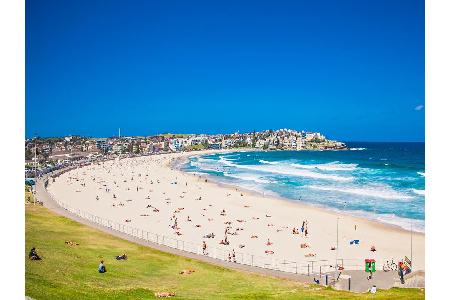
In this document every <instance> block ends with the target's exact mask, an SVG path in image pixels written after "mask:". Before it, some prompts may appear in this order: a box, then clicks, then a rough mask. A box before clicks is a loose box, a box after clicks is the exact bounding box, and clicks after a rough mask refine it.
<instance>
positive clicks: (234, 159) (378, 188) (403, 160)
mask: <svg viewBox="0 0 450 300" xmlns="http://www.w3.org/2000/svg"><path fill="white" fill-rule="evenodd" d="M347 145H348V146H349V147H350V148H351V150H348V151H261V152H253V151H249V152H230V153H222V154H211V155H203V156H196V157H191V158H190V160H189V161H188V162H187V163H186V164H185V165H184V166H183V169H184V170H185V171H188V172H196V173H202V174H207V175H210V176H213V177H214V179H215V180H216V181H221V182H226V183H231V184H234V185H240V186H242V187H245V188H248V189H253V190H257V191H260V192H264V193H267V194H274V195H277V196H281V197H284V198H288V199H291V200H293V201H301V202H304V203H307V204H312V205H317V206H322V207H326V208H329V209H333V210H344V211H347V212H349V213H351V214H353V215H356V216H362V217H365V218H369V219H373V220H377V221H380V222H384V223H388V224H392V225H397V226H401V227H403V228H405V229H410V228H411V226H413V229H414V230H416V231H424V227H425V225H424V218H425V145H424V143H347ZM261 201H263V200H261Z"/></svg>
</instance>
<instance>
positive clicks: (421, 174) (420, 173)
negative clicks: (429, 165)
mask: <svg viewBox="0 0 450 300" xmlns="http://www.w3.org/2000/svg"><path fill="white" fill-rule="evenodd" d="M417 174H419V175H420V176H423V177H425V173H424V172H417Z"/></svg>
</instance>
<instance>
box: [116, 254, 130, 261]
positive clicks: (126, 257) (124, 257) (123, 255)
mask: <svg viewBox="0 0 450 300" xmlns="http://www.w3.org/2000/svg"><path fill="white" fill-rule="evenodd" d="M116 259H117V260H127V259H128V256H127V255H126V254H125V253H124V254H122V255H118V256H116Z"/></svg>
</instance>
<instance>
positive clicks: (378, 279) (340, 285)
mask: <svg viewBox="0 0 450 300" xmlns="http://www.w3.org/2000/svg"><path fill="white" fill-rule="evenodd" d="M44 182H45V179H40V180H38V181H37V183H36V196H37V199H38V200H39V201H40V202H42V203H43V204H44V206H45V207H47V208H49V209H50V210H52V211H54V212H56V213H58V214H60V215H63V216H65V217H67V218H70V219H72V220H74V221H77V222H79V223H82V224H85V225H88V226H90V227H93V228H96V229H98V230H101V231H103V232H106V233H108V234H111V235H114V236H117V237H120V238H122V239H125V240H128V241H131V242H134V243H136V244H140V245H143V246H148V247H151V248H153V249H157V250H160V251H163V252H167V253H171V254H175V255H180V256H184V257H187V258H192V259H196V260H200V261H204V262H207V263H210V264H214V265H217V266H221V267H226V268H232V269H236V270H241V271H246V272H253V273H258V274H262V275H266V276H275V277H279V278H285V279H289V280H295V281H298V282H302V283H310V284H314V283H315V282H314V279H315V277H314V275H311V276H307V275H303V274H295V273H287V272H282V271H277V270H272V269H265V268H259V267H254V266H249V265H243V264H237V263H233V262H227V261H223V260H219V259H214V258H212V257H209V256H204V255H199V254H195V253H191V252H186V251H182V250H179V249H175V248H171V247H168V246H165V245H161V244H158V243H154V242H151V241H147V240H144V239H140V238H138V237H135V236H132V235H129V234H126V233H124V232H120V231H117V230H114V229H112V228H109V227H106V226H103V225H101V224H98V223H95V222H92V221H90V220H88V219H85V218H81V217H80V216H78V215H76V214H74V213H71V212H70V211H68V210H66V209H65V208H63V207H61V206H60V205H58V203H57V202H55V201H54V200H53V198H52V197H51V195H50V194H49V193H48V192H47V190H46V188H45V184H44ZM333 275H334V274H330V279H329V280H328V282H326V281H325V278H324V277H323V278H321V279H320V284H323V285H326V284H328V285H331V286H334V287H335V288H337V289H341V290H350V291H353V292H366V291H367V290H368V289H370V288H371V287H372V286H373V285H376V286H377V288H381V289H389V288H391V287H393V286H396V285H398V284H397V281H398V276H397V274H396V272H377V273H376V274H375V276H374V277H373V278H372V279H371V280H370V281H369V280H367V279H366V275H365V273H364V272H363V271H344V272H342V274H341V275H340V279H339V281H338V282H337V284H335V282H334V280H333V279H332V277H333Z"/></svg>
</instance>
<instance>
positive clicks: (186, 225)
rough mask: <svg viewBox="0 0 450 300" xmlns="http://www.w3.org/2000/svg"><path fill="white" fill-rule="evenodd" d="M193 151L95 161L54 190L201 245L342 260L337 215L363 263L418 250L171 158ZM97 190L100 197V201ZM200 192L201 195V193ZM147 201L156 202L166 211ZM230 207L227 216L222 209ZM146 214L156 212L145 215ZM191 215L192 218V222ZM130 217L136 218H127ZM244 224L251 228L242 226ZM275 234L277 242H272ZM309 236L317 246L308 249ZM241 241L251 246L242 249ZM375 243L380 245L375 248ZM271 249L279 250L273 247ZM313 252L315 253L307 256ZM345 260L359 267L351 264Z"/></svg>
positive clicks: (420, 246)
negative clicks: (179, 165) (302, 230)
mask: <svg viewBox="0 0 450 300" xmlns="http://www.w3.org/2000/svg"><path fill="white" fill-rule="evenodd" d="M198 154H200V153H199V152H197V153H195V155H198ZM188 155H193V153H192V152H191V153H176V154H164V155H157V156H147V157H139V158H132V159H128V158H126V159H122V160H115V161H109V162H105V163H103V164H100V165H91V166H87V167H84V168H80V169H76V170H73V171H70V172H67V173H65V174H63V175H61V177H59V178H57V179H56V181H55V183H50V184H49V192H50V193H52V194H53V195H54V197H56V198H57V199H59V200H61V201H63V202H65V203H67V204H69V205H71V206H72V207H75V208H79V209H81V210H84V211H86V212H89V213H92V214H94V215H97V216H99V217H103V218H108V219H110V220H114V221H117V222H121V223H123V224H124V225H131V226H134V227H136V228H140V229H144V230H146V231H149V232H154V233H158V234H164V235H167V236H172V237H174V238H178V239H180V240H184V241H189V242H194V243H198V244H201V243H202V241H206V243H207V245H208V247H218V248H221V249H226V250H227V251H232V249H235V251H236V252H245V253H249V254H254V255H255V256H260V257H264V256H266V257H270V258H272V257H273V258H276V259H286V260H291V261H298V262H305V261H307V260H321V259H324V260H329V261H331V262H332V261H334V260H335V257H336V251H335V250H331V247H332V246H336V221H337V217H339V257H340V258H346V259H355V262H357V264H358V265H361V264H363V261H364V259H365V258H374V259H376V260H377V262H378V265H377V268H381V267H382V265H383V263H384V262H385V261H386V260H387V259H389V260H390V259H392V258H393V259H394V260H395V261H399V260H401V259H402V258H404V256H405V255H406V256H408V257H409V256H410V238H411V236H410V232H409V231H406V230H403V229H401V228H397V227H393V226H389V225H384V224H381V223H377V222H373V221H368V220H365V219H360V218H355V217H352V216H349V215H345V214H337V213H335V212H331V211H328V210H325V209H320V208H315V207H312V206H307V205H302V204H299V203H294V202H291V201H287V200H283V199H278V198H275V197H269V196H263V195H262V194H258V193H253V192H249V191H244V190H243V189H239V188H236V187H230V186H224V185H219V184H216V183H213V182H211V181H210V180H208V182H205V177H200V176H198V175H193V174H187V173H184V172H181V171H179V170H176V169H172V167H171V166H170V163H173V161H174V160H175V159H180V158H183V157H187V156H188ZM94 178H95V180H94ZM151 181H153V184H151ZM158 181H159V183H158ZM114 182H116V183H114ZM175 182H176V183H177V184H174V183H175ZM186 183H187V185H186ZM82 184H84V185H85V186H83V185H82ZM106 187H107V188H109V189H110V191H109V192H107V191H106V190H105V189H106ZM137 187H139V190H138V191H137V190H136V188H137ZM241 194H242V196H241ZM97 195H98V197H99V200H96V196H97ZM113 195H115V196H116V198H113ZM148 197H149V199H147V198H148ZM199 197H201V200H196V199H198V198H199ZM128 200H131V201H128ZM120 203H121V204H123V206H120V205H119V204H120ZM113 204H114V205H115V206H113ZM147 205H151V206H152V207H156V208H157V209H158V210H159V212H154V210H153V208H147ZM178 208H184V209H182V210H178ZM223 209H225V212H226V214H225V216H222V215H220V213H221V211H222V210H223ZM174 211H178V212H176V213H174ZM143 214H144V215H149V216H141V215H143ZM174 214H175V216H176V218H177V221H178V227H179V230H178V231H179V232H180V233H181V234H182V235H179V236H178V235H177V234H176V233H175V230H174V229H172V228H171V227H170V226H172V225H173V224H174V221H173V220H171V218H172V216H173V215H174ZM188 216H189V217H190V219H191V220H192V221H190V222H189V221H187V218H188ZM127 219H128V220H131V222H125V220H127ZM238 220H242V222H239V221H238ZM304 220H307V222H308V236H307V237H304V236H302V234H292V228H293V227H294V226H295V227H297V228H299V227H301V226H302V221H304ZM225 222H231V225H230V226H231V228H230V233H234V232H237V235H232V234H228V235H227V237H228V240H229V242H230V244H229V245H228V246H225V245H220V244H219V242H220V240H222V239H224V236H225V227H226V226H227V225H226V224H225ZM271 224H273V226H272V225H271ZM196 225H200V227H197V226H196ZM355 225H356V230H355ZM237 228H242V229H243V230H238V231H236V229H237ZM208 233H214V234H215V238H214V239H207V238H206V239H205V238H203V236H204V235H206V234H208ZM252 236H257V238H251V237H252ZM424 238H425V237H424V234H422V233H413V269H414V270H424V266H425V258H424V251H425V249H424ZM267 239H270V241H271V242H272V243H273V244H272V245H270V246H267V245H266V243H267ZM354 239H359V240H360V244H359V245H350V241H351V240H354ZM303 243H306V244H308V245H309V247H308V248H301V247H300V245H301V244H303ZM240 244H242V245H245V247H244V248H239V245H240ZM372 245H374V246H375V247H376V250H377V251H376V252H372V251H370V247H371V246H372ZM266 250H269V251H273V254H267V253H265V251H266ZM308 254H314V255H315V256H314V257H306V256H305V255H308ZM344 266H345V267H346V269H354V268H355V267H352V266H350V265H349V264H348V263H345V264H344ZM358 268H360V267H358Z"/></svg>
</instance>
